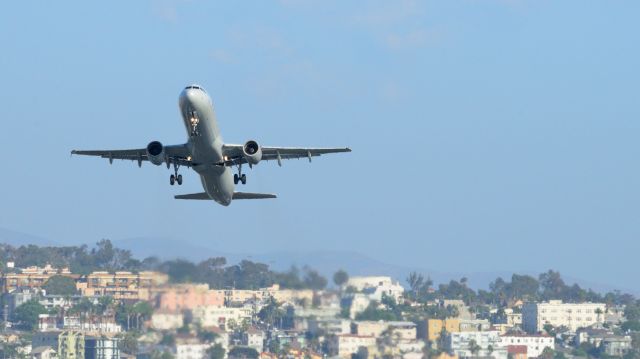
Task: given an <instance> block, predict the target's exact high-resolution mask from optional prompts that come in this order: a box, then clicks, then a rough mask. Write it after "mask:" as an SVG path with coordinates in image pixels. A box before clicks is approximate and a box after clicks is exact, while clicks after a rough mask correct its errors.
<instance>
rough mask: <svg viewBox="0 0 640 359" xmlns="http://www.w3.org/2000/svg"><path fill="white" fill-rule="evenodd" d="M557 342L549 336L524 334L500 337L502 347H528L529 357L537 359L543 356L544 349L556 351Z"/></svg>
mask: <svg viewBox="0 0 640 359" xmlns="http://www.w3.org/2000/svg"><path fill="white" fill-rule="evenodd" d="M555 343H556V340H555V338H554V337H552V336H549V335H536V334H529V335H527V334H523V335H503V336H501V337H500V345H501V346H502V347H505V348H506V347H507V346H510V345H525V346H526V347H527V357H531V358H536V357H539V356H540V355H542V352H543V351H544V348H551V349H554V347H555Z"/></svg>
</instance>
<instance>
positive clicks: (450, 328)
mask: <svg viewBox="0 0 640 359" xmlns="http://www.w3.org/2000/svg"><path fill="white" fill-rule="evenodd" d="M443 331H444V332H445V333H456V332H459V331H460V319H453V318H448V319H445V320H442V319H427V320H425V321H424V322H422V323H420V326H419V327H418V337H419V338H421V339H424V340H427V341H430V342H435V341H437V340H438V338H440V334H441V333H442V332H443Z"/></svg>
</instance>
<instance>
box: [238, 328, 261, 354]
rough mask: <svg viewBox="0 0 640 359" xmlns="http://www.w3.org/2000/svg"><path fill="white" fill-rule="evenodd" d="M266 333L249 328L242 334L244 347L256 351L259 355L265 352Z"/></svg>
mask: <svg viewBox="0 0 640 359" xmlns="http://www.w3.org/2000/svg"><path fill="white" fill-rule="evenodd" d="M265 338H266V337H265V333H264V332H263V331H262V330H260V329H256V328H249V329H247V330H245V331H244V332H243V333H242V345H244V346H246V347H249V348H253V349H255V350H256V351H257V352H258V353H260V352H262V351H263V350H264V341H265Z"/></svg>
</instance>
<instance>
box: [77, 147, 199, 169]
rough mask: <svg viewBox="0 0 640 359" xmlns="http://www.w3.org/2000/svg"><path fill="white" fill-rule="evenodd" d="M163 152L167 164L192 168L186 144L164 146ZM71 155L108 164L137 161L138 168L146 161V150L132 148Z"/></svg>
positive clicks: (80, 151) (82, 151) (81, 152)
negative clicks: (99, 158)
mask: <svg viewBox="0 0 640 359" xmlns="http://www.w3.org/2000/svg"><path fill="white" fill-rule="evenodd" d="M164 151H165V153H166V155H167V161H168V162H169V163H177V164H179V165H181V166H183V165H184V166H192V165H193V163H191V159H190V157H189V149H188V147H187V145H186V144H183V145H173V146H165V147H164ZM71 154H72V155H83V156H96V157H102V158H107V159H109V163H112V162H113V160H131V161H138V166H142V161H148V160H149V158H147V149H146V148H134V149H128V150H90V151H84V150H73V151H71Z"/></svg>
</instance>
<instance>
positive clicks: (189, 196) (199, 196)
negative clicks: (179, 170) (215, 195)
mask: <svg viewBox="0 0 640 359" xmlns="http://www.w3.org/2000/svg"><path fill="white" fill-rule="evenodd" d="M173 198H175V199H200V200H203V199H204V200H207V199H208V200H210V199H211V197H209V195H208V194H207V192H200V193H189V194H179V195H177V196H173Z"/></svg>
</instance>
